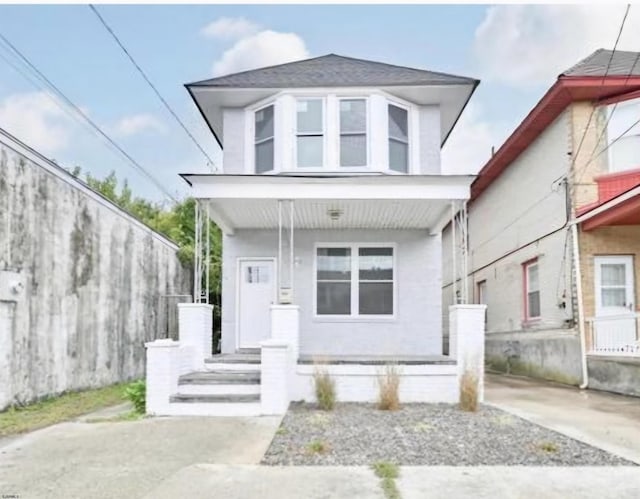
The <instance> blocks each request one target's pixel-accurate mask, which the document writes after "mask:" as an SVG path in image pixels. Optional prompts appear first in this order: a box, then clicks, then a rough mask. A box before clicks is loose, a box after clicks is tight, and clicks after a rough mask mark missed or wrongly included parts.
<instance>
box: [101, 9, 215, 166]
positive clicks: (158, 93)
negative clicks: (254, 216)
mask: <svg viewBox="0 0 640 499" xmlns="http://www.w3.org/2000/svg"><path fill="white" fill-rule="evenodd" d="M89 8H90V9H91V10H92V11H93V12H94V14H95V15H96V16H97V17H98V19H99V20H100V22H101V23H102V25H103V26H104V28H105V29H106V30H107V31H108V32H109V34H110V35H111V36H112V37H113V39H114V40H115V42H116V43H117V44H118V46H119V47H120V48H121V49H122V51H123V52H124V53H125V55H126V56H127V57H128V58H129V60H130V61H131V64H133V65H134V67H135V68H136V69H137V70H138V73H140V76H142V78H143V79H144V81H145V82H147V85H149V87H151V90H153V92H154V93H155V94H156V96H157V97H158V99H160V102H162V104H163V105H164V107H166V108H167V111H169V113H171V116H173V117H174V119H175V120H176V121H177V122H178V124H179V125H180V126H181V127H182V129H183V130H184V132H185V133H186V134H187V135H188V136H189V138H190V139H191V141H192V142H193V143H194V144H195V146H196V147H197V148H198V149H199V150H200V152H201V153H202V154H203V155H204V157H205V158H206V159H207V163H208V165H209V166H210V167H211V168H212V169H214V170H215V169H216V167H215V165H214V162H213V160H212V159H211V158H210V157H209V155H208V154H207V153H206V151H205V150H204V148H203V147H202V146H201V145H200V143H199V142H198V141H197V140H196V138H195V137H194V136H193V134H192V133H191V132H190V131H189V129H188V128H187V127H186V125H185V124H184V123H183V122H182V120H181V119H180V117H179V116H178V115H177V114H176V113H175V111H174V110H173V109H172V108H171V106H170V105H169V103H168V102H167V101H166V99H165V98H164V97H163V96H162V95H161V94H160V92H159V91H158V89H157V88H156V86H155V85H154V84H153V83H152V82H151V80H150V79H149V77H148V76H147V75H146V73H145V72H144V71H143V70H142V68H141V67H140V65H139V64H138V63H137V62H136V60H135V59H134V58H133V56H132V55H131V53H130V52H129V51H128V50H127V48H126V47H125V46H124V44H123V43H122V42H121V41H120V39H119V38H118V36H117V35H116V34H115V33H114V31H113V30H112V29H111V27H110V26H109V24H107V21H105V19H104V18H103V17H102V15H100V12H98V9H97V8H96V7H95V6H94V5H93V4H89Z"/></svg>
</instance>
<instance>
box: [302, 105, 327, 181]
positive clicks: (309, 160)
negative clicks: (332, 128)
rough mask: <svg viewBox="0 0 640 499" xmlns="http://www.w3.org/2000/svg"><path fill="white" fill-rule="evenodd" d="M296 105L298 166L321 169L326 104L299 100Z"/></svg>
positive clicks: (322, 163)
mask: <svg viewBox="0 0 640 499" xmlns="http://www.w3.org/2000/svg"><path fill="white" fill-rule="evenodd" d="M296 105H297V112H296V156H297V158H296V165H297V166H298V168H309V167H317V168H321V167H322V166H323V165H324V109H323V108H324V102H323V100H322V99H298V101H297V103H296Z"/></svg>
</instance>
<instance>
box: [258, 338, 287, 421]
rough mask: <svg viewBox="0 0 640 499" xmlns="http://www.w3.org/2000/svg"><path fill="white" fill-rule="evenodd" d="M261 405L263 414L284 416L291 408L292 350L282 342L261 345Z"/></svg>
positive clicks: (264, 342) (276, 341)
mask: <svg viewBox="0 0 640 499" xmlns="http://www.w3.org/2000/svg"><path fill="white" fill-rule="evenodd" d="M260 346H261V349H260V350H261V365H260V370H261V373H260V375H261V378H260V404H261V412H262V414H284V413H286V412H287V408H288V407H289V394H290V392H289V385H290V371H291V361H290V355H291V352H290V348H289V345H288V344H287V343H286V342H285V341H282V340H274V339H271V340H266V341H263V342H262V343H261V344H260Z"/></svg>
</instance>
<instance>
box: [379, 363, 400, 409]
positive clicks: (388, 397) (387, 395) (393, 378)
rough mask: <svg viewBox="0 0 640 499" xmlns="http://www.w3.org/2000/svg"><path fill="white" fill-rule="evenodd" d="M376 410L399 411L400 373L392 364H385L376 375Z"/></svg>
mask: <svg viewBox="0 0 640 499" xmlns="http://www.w3.org/2000/svg"><path fill="white" fill-rule="evenodd" d="M378 389H379V394H378V409H381V410H383V411H397V410H398V409H400V394H399V389H400V371H399V370H398V367H397V366H395V365H393V364H387V366H386V367H385V369H384V372H382V373H380V374H379V375H378Z"/></svg>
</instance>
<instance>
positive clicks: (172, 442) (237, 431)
mask: <svg viewBox="0 0 640 499" xmlns="http://www.w3.org/2000/svg"><path fill="white" fill-rule="evenodd" d="M279 424H280V418H274V417H260V418H186V417H185V418H149V419H143V420H139V421H131V422H108V423H88V422H83V421H76V422H70V423H63V424H58V425H55V426H51V427H49V428H45V429H43V430H39V431H35V432H33V433H29V434H27V435H24V436H21V437H18V438H15V439H13V440H12V441H9V442H7V441H4V442H2V443H0V495H2V496H3V497H8V495H9V494H17V495H16V497H20V498H25V499H27V498H28V499H31V498H56V497H65V498H76V497H77V498H118V499H122V498H139V497H143V496H144V495H146V494H147V493H148V492H149V491H151V490H153V489H154V488H155V487H157V485H158V484H159V483H160V482H161V481H163V480H165V479H167V478H169V477H170V476H172V475H173V474H174V473H176V472H178V471H179V470H181V469H182V468H185V467H188V466H190V465H193V464H196V463H224V464H256V463H258V462H259V461H260V459H261V458H262V456H263V454H264V452H265V451H266V449H267V447H268V446H269V444H270V442H271V439H272V438H273V435H274V432H275V431H276V429H277V428H278V426H279ZM178 497H183V496H180V495H179V496H178ZM210 497H211V496H210Z"/></svg>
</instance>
